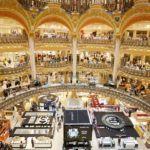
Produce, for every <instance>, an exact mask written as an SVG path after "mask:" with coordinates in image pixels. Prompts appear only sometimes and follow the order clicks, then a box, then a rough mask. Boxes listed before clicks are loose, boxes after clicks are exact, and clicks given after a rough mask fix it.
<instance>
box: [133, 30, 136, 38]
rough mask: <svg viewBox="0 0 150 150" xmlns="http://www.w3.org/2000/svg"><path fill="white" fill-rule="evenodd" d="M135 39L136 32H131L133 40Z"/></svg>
mask: <svg viewBox="0 0 150 150" xmlns="http://www.w3.org/2000/svg"><path fill="white" fill-rule="evenodd" d="M135 38H136V30H134V31H133V39H135Z"/></svg>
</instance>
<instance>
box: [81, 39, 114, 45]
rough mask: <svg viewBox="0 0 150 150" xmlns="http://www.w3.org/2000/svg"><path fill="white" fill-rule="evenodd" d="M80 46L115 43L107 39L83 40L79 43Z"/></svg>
mask: <svg viewBox="0 0 150 150" xmlns="http://www.w3.org/2000/svg"><path fill="white" fill-rule="evenodd" d="M79 43H80V44H108V45H113V44H114V41H113V40H109V39H108V38H106V39H82V40H80V41H79Z"/></svg>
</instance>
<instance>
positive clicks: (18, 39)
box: [0, 35, 28, 44]
mask: <svg viewBox="0 0 150 150" xmlns="http://www.w3.org/2000/svg"><path fill="white" fill-rule="evenodd" d="M27 42H28V40H27V37H25V36H20V35H18V36H12V35H11V36H2V37H0V44H14V43H27Z"/></svg>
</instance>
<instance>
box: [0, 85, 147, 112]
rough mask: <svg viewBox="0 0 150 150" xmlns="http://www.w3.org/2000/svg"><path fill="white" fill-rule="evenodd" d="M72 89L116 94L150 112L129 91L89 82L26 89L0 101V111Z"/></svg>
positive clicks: (120, 98)
mask: <svg viewBox="0 0 150 150" xmlns="http://www.w3.org/2000/svg"><path fill="white" fill-rule="evenodd" d="M72 90H77V91H80V92H81V91H82V92H90V93H92V92H94V93H96V94H104V95H107V96H108V95H109V96H114V97H116V98H119V100H121V101H124V102H128V103H130V104H133V105H134V106H137V107H138V108H139V107H140V109H141V110H143V111H145V112H148V113H150V104H149V103H147V102H145V101H144V100H142V99H140V98H138V97H135V96H131V95H130V94H129V93H127V92H123V91H119V90H117V89H113V88H109V87H104V86H99V85H97V86H96V87H94V86H88V85H87V84H84V85H83V84H77V85H72V84H64V85H61V84H59V85H53V86H45V87H44V86H43V87H40V88H36V89H32V90H29V91H26V92H24V93H21V94H18V95H16V96H14V97H11V98H8V99H7V100H4V101H2V102H1V103H0V111H2V110H4V109H8V108H11V107H13V106H14V105H16V104H17V103H20V102H23V101H24V100H25V99H27V98H29V97H31V96H33V95H40V94H48V93H50V92H51V93H55V92H66V91H67V92H68V91H72Z"/></svg>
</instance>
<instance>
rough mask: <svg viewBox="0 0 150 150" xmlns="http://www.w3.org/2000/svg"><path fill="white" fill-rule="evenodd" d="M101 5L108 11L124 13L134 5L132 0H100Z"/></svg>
mask: <svg viewBox="0 0 150 150" xmlns="http://www.w3.org/2000/svg"><path fill="white" fill-rule="evenodd" d="M101 5H102V6H103V7H104V9H105V10H106V11H108V12H109V13H115V12H120V13H125V12H126V11H128V10H129V9H130V8H131V7H132V6H133V5H134V0H101Z"/></svg>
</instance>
